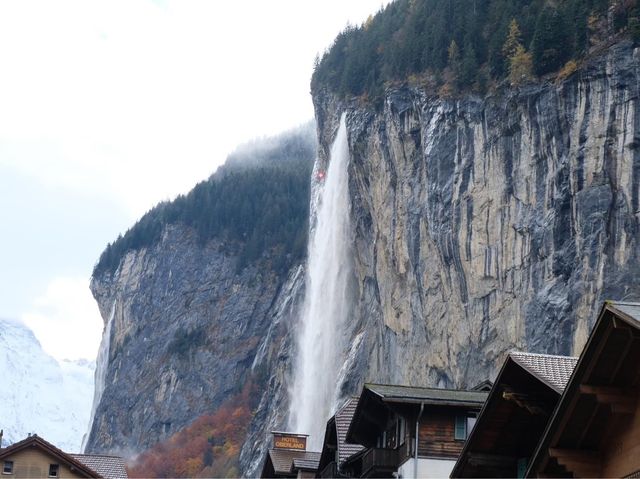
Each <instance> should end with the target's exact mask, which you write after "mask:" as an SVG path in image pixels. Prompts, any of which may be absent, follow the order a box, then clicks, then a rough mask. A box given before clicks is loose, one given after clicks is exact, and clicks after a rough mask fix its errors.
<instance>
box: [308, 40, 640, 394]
mask: <svg viewBox="0 0 640 479" xmlns="http://www.w3.org/2000/svg"><path fill="white" fill-rule="evenodd" d="M639 78H640V51H639V50H638V49H637V48H633V47H632V45H631V43H630V42H628V41H621V42H619V43H618V44H616V45H614V46H612V47H611V48H609V49H608V50H607V51H606V53H603V54H601V55H599V56H595V58H592V59H590V60H588V61H585V63H584V66H583V67H582V68H581V69H580V70H579V71H577V72H576V73H575V74H573V75H572V76H571V77H569V78H568V79H566V80H564V81H562V82H559V83H554V82H540V83H538V84H535V85H530V86H525V87H521V88H507V87H503V88H502V89H499V90H498V91H497V92H495V93H493V94H490V95H488V96H487V97H485V98H481V97H478V96H475V95H472V94H468V95H463V96H461V97H459V98H455V99H446V98H439V97H436V96H432V95H428V94H427V93H425V91H424V90H421V89H418V88H411V87H408V86H405V87H391V88H387V90H386V92H385V96H384V105H383V107H382V108H381V109H379V110H376V109H373V107H369V106H366V105H365V106H363V105H362V104H361V103H359V102H357V101H350V102H348V101H343V100H341V99H340V98H339V97H338V96H336V95H333V94H331V93H328V92H327V91H326V90H323V89H317V90H316V92H315V95H314V103H315V107H316V119H317V122H318V130H319V141H320V154H319V161H321V162H326V161H327V158H328V151H329V148H330V144H331V141H332V138H333V135H334V134H335V130H336V126H337V123H338V119H339V117H340V115H341V113H342V112H343V111H346V112H347V125H348V131H349V145H350V153H351V164H350V168H349V174H350V180H349V187H350V197H351V214H352V220H353V222H354V229H355V238H354V242H355V269H356V276H357V278H356V279H357V284H358V292H357V295H358V297H357V305H356V312H355V315H354V317H353V320H352V324H351V326H350V332H349V334H351V336H352V337H355V335H357V334H360V333H362V334H363V338H364V339H363V340H362V341H361V342H360V347H359V351H358V355H357V358H358V359H357V362H356V363H357V365H356V366H355V367H354V368H353V370H352V372H351V375H350V380H348V381H347V382H346V383H345V384H344V386H343V388H344V393H345V394H348V393H352V392H353V391H354V390H356V389H357V387H358V386H359V385H360V384H361V383H362V381H363V380H368V381H383V382H387V381H388V382H392V383H401V384H423V385H431V386H456V387H458V386H462V387H464V386H473V385H474V383H476V382H478V381H480V380H482V379H484V378H486V377H487V376H492V375H493V374H494V373H495V372H496V368H497V367H498V366H499V364H500V361H501V359H502V357H503V356H504V353H505V352H506V351H507V350H509V349H512V348H516V349H521V350H526V351H532V352H540V353H554V354H578V353H579V352H580V350H581V347H582V346H583V344H584V342H585V340H586V337H587V334H588V333H589V330H590V327H591V325H592V324H593V321H594V320H595V314H596V311H597V310H598V307H599V305H600V304H601V302H602V301H603V300H605V299H607V298H615V299H636V300H637V299H638V298H640V257H639V255H638V253H639V250H638V247H639V243H638V242H639V240H640V236H639V233H640V229H639V226H640V225H639V223H638V220H639V216H638V215H639V213H640V205H639V197H640V190H639V188H640V156H639V155H640V149H639V148H640V109H639V108H640V104H639V101H640V100H639V92H640V83H639V80H638V79H639Z"/></svg>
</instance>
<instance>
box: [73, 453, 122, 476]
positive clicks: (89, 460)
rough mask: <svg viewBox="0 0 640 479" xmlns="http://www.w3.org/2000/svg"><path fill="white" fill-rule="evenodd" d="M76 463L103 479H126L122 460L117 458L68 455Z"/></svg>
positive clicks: (93, 455) (94, 455)
mask: <svg viewBox="0 0 640 479" xmlns="http://www.w3.org/2000/svg"><path fill="white" fill-rule="evenodd" d="M69 455H70V456H71V457H73V458H74V459H75V460H76V461H79V462H81V463H82V464H84V465H85V466H87V467H88V468H90V469H92V470H94V471H96V472H97V473H98V474H100V476H102V477H104V478H105V479H128V475H127V470H126V469H125V467H124V460H123V459H122V458H121V457H117V456H102V455H96V454H69Z"/></svg>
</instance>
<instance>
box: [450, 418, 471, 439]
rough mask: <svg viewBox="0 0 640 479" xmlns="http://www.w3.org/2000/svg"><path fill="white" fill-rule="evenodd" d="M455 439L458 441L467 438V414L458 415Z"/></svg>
mask: <svg viewBox="0 0 640 479" xmlns="http://www.w3.org/2000/svg"><path fill="white" fill-rule="evenodd" d="M449 424H451V423H449ZM454 439H455V440H456V441H464V440H465V439H467V416H456V427H455V432H454Z"/></svg>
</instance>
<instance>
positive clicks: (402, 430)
mask: <svg viewBox="0 0 640 479" xmlns="http://www.w3.org/2000/svg"><path fill="white" fill-rule="evenodd" d="M406 433H407V430H406V423H405V420H404V418H403V417H401V418H398V446H402V445H403V444H404V442H405V436H406Z"/></svg>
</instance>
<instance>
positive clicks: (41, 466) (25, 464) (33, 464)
mask: <svg viewBox="0 0 640 479" xmlns="http://www.w3.org/2000/svg"><path fill="white" fill-rule="evenodd" d="M4 461H13V474H1V475H2V478H3V479H12V478H16V479H20V478H41V477H45V478H46V477H48V475H49V464H59V465H60V467H59V468H58V478H60V479H65V478H72V477H83V476H81V475H78V474H76V473H74V472H71V470H70V469H69V468H68V467H67V466H65V465H64V464H61V463H60V462H59V461H58V459H55V458H53V457H49V455H48V454H45V453H44V452H43V451H41V450H40V449H37V448H28V449H23V450H21V451H18V452H16V453H15V454H11V456H8V457H5V458H3V459H2V460H0V466H2V464H3V463H4ZM1 472H2V471H1V470H0V473H1Z"/></svg>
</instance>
